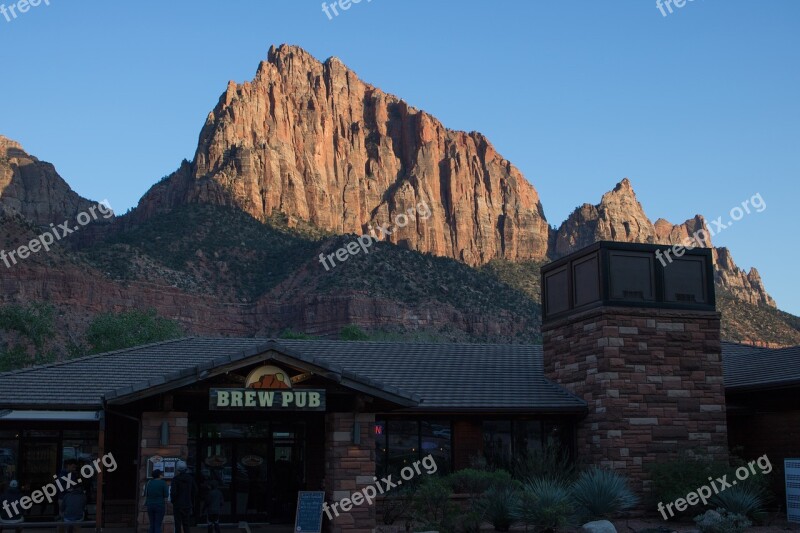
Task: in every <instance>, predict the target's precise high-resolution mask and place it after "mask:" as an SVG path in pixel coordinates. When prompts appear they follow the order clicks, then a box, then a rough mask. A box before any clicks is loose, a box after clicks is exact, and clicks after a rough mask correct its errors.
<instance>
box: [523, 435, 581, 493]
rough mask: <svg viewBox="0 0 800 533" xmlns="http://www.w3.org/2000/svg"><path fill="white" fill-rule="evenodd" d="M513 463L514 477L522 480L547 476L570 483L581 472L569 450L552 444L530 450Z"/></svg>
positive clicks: (547, 477)
mask: <svg viewBox="0 0 800 533" xmlns="http://www.w3.org/2000/svg"><path fill="white" fill-rule="evenodd" d="M512 463H513V472H514V478H515V479H519V480H522V481H524V480H528V479H540V478H546V479H552V480H557V481H563V482H564V483H567V484H569V483H572V482H573V481H575V479H577V477H578V474H580V468H579V466H578V465H577V464H576V463H575V461H573V460H572V458H571V457H570V456H569V453H568V452H567V450H565V449H563V448H561V447H559V446H556V445H552V444H551V445H548V446H546V447H545V448H544V449H542V450H536V451H530V452H528V454H527V455H525V456H524V457H520V458H518V459H515V460H514V461H513V462H512Z"/></svg>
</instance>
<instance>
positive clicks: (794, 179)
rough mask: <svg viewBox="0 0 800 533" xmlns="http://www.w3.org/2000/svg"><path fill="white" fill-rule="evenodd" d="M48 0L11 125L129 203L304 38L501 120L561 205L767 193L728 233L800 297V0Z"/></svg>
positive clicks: (796, 307) (85, 180) (512, 144)
mask: <svg viewBox="0 0 800 533" xmlns="http://www.w3.org/2000/svg"><path fill="white" fill-rule="evenodd" d="M331 1H332V0H328V2H327V3H331ZM662 1H663V0H662ZM48 2H49V5H46V4H45V3H44V0H42V3H41V4H40V5H39V6H38V7H31V8H30V9H29V10H28V11H27V12H25V13H18V12H16V11H15V14H17V18H13V17H10V18H11V20H10V21H7V20H6V18H5V16H3V15H2V14H0V49H2V50H3V60H2V83H0V117H2V119H0V134H3V135H6V136H9V137H11V138H13V139H16V140H18V141H20V142H21V143H22V145H23V146H24V147H25V148H26V150H28V151H29V152H30V153H32V154H33V155H36V156H37V157H39V158H40V159H44V160H47V161H51V162H53V163H55V165H56V167H57V169H58V170H59V172H60V173H61V175H62V176H63V177H64V178H65V179H66V180H67V181H68V182H69V184H70V185H71V186H72V187H73V188H74V189H75V190H76V191H77V192H78V193H80V194H82V195H84V196H86V197H89V198H92V199H95V200H100V199H108V200H109V201H110V203H111V205H112V207H113V208H114V209H115V210H116V211H117V212H124V211H126V210H127V209H129V208H131V207H132V206H134V205H135V204H136V202H137V201H138V199H139V198H140V196H141V195H142V194H143V193H144V192H145V191H146V190H147V189H148V188H149V187H150V186H151V185H152V184H153V183H155V182H156V181H157V180H158V179H160V178H161V177H163V176H165V175H167V174H169V173H170V172H172V171H173V170H175V169H176V168H177V167H178V165H179V163H180V161H181V159H183V158H186V159H192V158H193V156H194V149H195V147H196V143H197V136H198V134H199V132H200V128H201V126H202V124H203V122H204V120H205V118H206V115H207V114H208V112H209V111H211V109H212V108H213V106H214V105H215V104H216V102H217V100H218V99H219V96H220V94H222V92H224V90H225V87H226V84H227V82H228V80H235V81H237V82H242V81H246V80H249V79H251V78H252V77H253V75H254V74H255V71H256V68H257V66H258V63H259V61H260V60H262V59H264V58H265V57H266V55H267V50H268V49H269V46H270V45H271V44H280V43H291V44H297V45H300V46H302V47H304V48H306V49H307V50H308V51H309V52H311V53H312V54H313V55H315V56H316V57H317V58H319V59H322V60H324V59H325V58H327V57H329V56H337V57H339V58H340V59H341V60H342V61H344V63H345V64H347V65H348V66H350V67H351V68H352V69H354V70H355V71H356V72H357V73H358V74H359V76H360V77H361V78H363V79H364V80H366V81H368V82H370V83H372V84H374V85H377V86H378V87H380V88H382V89H383V90H385V91H388V92H390V93H393V94H396V95H398V96H400V97H402V98H404V99H405V100H407V101H408V102H409V103H410V104H411V105H414V106H416V107H418V108H421V109H424V110H425V111H428V112H430V113H432V114H433V115H435V116H436V117H438V118H439V119H440V120H441V121H442V122H443V123H444V124H445V125H446V126H448V127H450V128H453V129H463V130H468V131H469V130H477V131H480V132H482V133H484V134H486V135H487V136H488V138H489V139H490V140H491V141H492V143H493V144H494V145H495V147H496V148H497V150H498V151H499V152H500V153H501V154H503V155H504V156H505V157H507V158H508V159H509V160H511V161H512V162H513V163H514V164H515V165H517V167H519V168H520V170H521V171H522V172H523V173H524V174H525V176H526V177H527V178H528V179H529V180H530V181H531V182H532V183H533V184H534V185H535V187H536V189H537V190H538V191H539V194H540V196H541V198H542V202H543V204H544V209H545V214H546V216H547V219H548V220H549V221H550V223H551V224H560V223H561V222H562V221H563V220H564V219H565V218H566V217H567V216H568V214H569V213H570V212H571V211H572V210H573V209H574V208H575V207H577V206H578V205H580V204H582V203H584V202H591V203H597V202H598V201H599V200H600V197H601V196H602V194H603V193H604V192H606V191H608V190H610V189H611V188H613V186H614V185H615V184H616V183H617V182H618V181H619V180H620V179H622V178H624V177H629V178H630V179H631V181H632V183H633V187H634V189H635V191H636V192H637V195H638V197H639V200H640V201H641V202H642V204H643V206H644V208H645V211H646V212H647V214H648V215H649V217H650V218H651V219H652V220H655V219H657V218H659V217H664V218H666V219H668V220H670V221H672V222H682V221H684V220H686V219H687V218H690V217H692V216H694V215H695V214H697V213H700V214H704V215H705V216H706V217H707V218H709V219H715V218H717V217H718V216H723V217H724V219H723V220H724V221H726V220H728V219H729V216H728V213H729V212H730V210H731V208H733V207H735V206H737V205H740V204H741V202H743V201H745V200H747V199H749V198H751V197H752V196H753V195H755V194H757V193H758V194H760V195H761V197H762V198H763V199H764V202H765V203H766V206H767V207H766V209H765V210H764V211H763V212H761V213H756V212H753V213H752V214H749V215H745V216H744V218H742V219H741V220H740V221H738V222H736V223H735V224H734V225H732V226H730V227H729V228H727V229H725V230H724V231H722V232H721V233H719V234H718V235H717V236H716V237H715V238H714V243H715V244H716V245H722V246H728V247H729V248H730V249H731V250H732V253H733V256H734V258H735V260H736V261H737V263H738V264H739V266H741V267H745V268H749V267H750V266H756V267H757V268H758V269H759V270H760V272H761V274H762V276H763V278H764V281H765V283H766V287H767V290H768V291H769V292H770V293H771V294H772V295H773V296H774V297H775V298H776V300H777V301H778V304H779V307H781V308H782V309H785V310H787V311H790V312H793V313H794V314H798V315H800V288H798V283H797V273H796V272H797V269H798V259H800V254H799V253H798V249H797V246H798V237H797V229H796V228H797V223H796V215H797V213H798V211H800V205H799V204H798V192H800V185H798V179H799V178H800V103H799V102H798V97H799V96H800V31H798V28H800V2H797V1H794V0H769V1H756V0H749V1H747V0H725V1H724V2H723V1H711V0H694V1H687V2H686V3H685V5H684V6H683V7H681V8H677V7H674V5H673V7H672V9H673V13H672V14H670V13H669V11H668V10H667V9H666V8H665V13H666V14H667V16H663V15H662V14H661V12H660V11H659V9H658V8H657V7H656V3H655V0H652V1H651V0H613V1H611V0H606V1H603V0H596V1H577V0H576V1H571V0H558V1H552V0H548V1H536V0H533V1H528V0H526V1H521V0H507V1H502V0H493V1H489V0H483V1H478V0H457V1H442V0H371V1H369V0H362V1H361V2H360V3H358V4H351V6H350V8H349V9H348V10H347V11H342V10H341V9H338V8H337V10H338V12H339V15H338V16H335V17H333V19H332V20H330V19H329V18H328V16H326V15H325V13H324V12H323V10H322V6H321V3H322V2H321V0H281V1H272V0H216V1H205V0H170V1H169V2H165V1H162V0H146V1H145V0H140V1H133V0H114V1H111V0H48ZM0 4H2V5H5V6H6V9H8V6H10V5H15V4H16V3H15V2H12V1H11V0H0ZM329 11H330V9H329Z"/></svg>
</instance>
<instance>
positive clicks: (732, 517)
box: [694, 509, 753, 533]
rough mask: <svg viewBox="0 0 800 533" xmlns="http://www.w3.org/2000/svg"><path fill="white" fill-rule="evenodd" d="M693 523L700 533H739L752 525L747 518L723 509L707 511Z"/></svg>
mask: <svg viewBox="0 0 800 533" xmlns="http://www.w3.org/2000/svg"><path fill="white" fill-rule="evenodd" d="M694 521H695V523H696V524H697V528H698V529H699V530H700V531H701V533H741V532H742V531H744V530H745V529H746V528H748V527H750V526H751V525H753V524H752V523H751V522H750V521H749V520H748V519H747V517H745V516H743V515H740V514H737V513H731V512H728V511H726V510H725V509H717V510H716V511H714V510H708V511H706V512H705V513H703V514H701V515H700V516H697V517H695V519H694Z"/></svg>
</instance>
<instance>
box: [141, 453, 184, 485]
mask: <svg viewBox="0 0 800 533" xmlns="http://www.w3.org/2000/svg"><path fill="white" fill-rule="evenodd" d="M180 460H181V458H180V457H161V456H160V455H154V456H152V457H151V458H150V459H148V460H147V478H148V479H150V478H152V477H153V470H161V471H162V472H163V473H164V479H172V478H174V477H175V470H176V467H177V464H178V461H180Z"/></svg>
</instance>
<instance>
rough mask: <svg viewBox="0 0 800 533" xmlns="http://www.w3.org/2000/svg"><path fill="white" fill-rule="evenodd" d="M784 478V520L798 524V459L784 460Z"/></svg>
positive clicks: (799, 474) (799, 472) (799, 478)
mask: <svg viewBox="0 0 800 533" xmlns="http://www.w3.org/2000/svg"><path fill="white" fill-rule="evenodd" d="M783 471H784V476H785V477H786V518H787V519H788V521H789V522H800V459H784V460H783Z"/></svg>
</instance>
